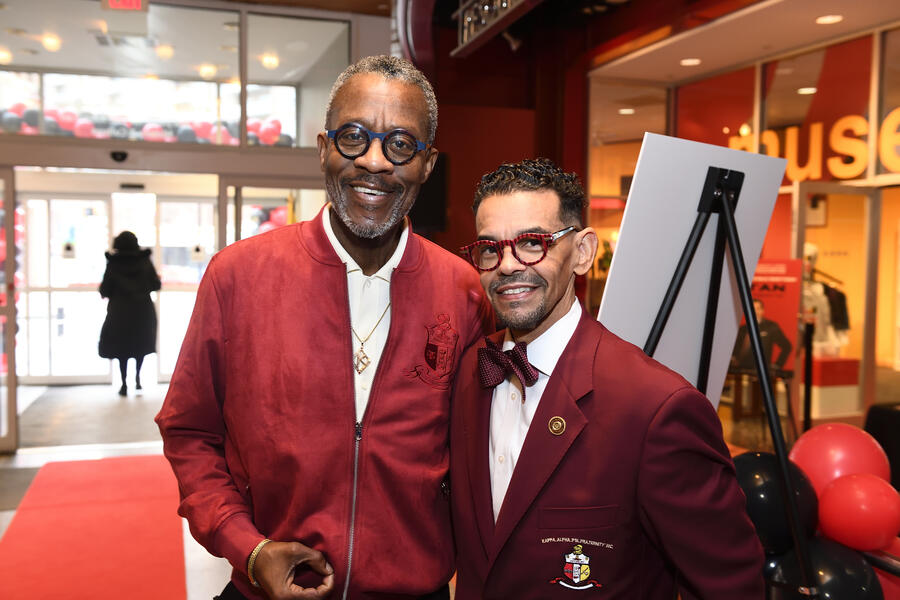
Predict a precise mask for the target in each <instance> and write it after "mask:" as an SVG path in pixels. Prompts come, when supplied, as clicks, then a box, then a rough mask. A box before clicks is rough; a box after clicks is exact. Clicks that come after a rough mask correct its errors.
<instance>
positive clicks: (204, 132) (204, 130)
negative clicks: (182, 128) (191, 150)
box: [191, 121, 212, 139]
mask: <svg viewBox="0 0 900 600" xmlns="http://www.w3.org/2000/svg"><path fill="white" fill-rule="evenodd" d="M191 127H193V129H194V133H196V134H197V137H199V138H206V139H209V134H210V133H211V132H212V123H210V122H209V121H199V122H197V123H191Z"/></svg>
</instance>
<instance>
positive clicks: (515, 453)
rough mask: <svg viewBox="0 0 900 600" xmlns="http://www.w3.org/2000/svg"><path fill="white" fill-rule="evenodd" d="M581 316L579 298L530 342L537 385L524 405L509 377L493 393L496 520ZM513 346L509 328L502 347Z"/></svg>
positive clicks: (527, 392) (490, 455)
mask: <svg viewBox="0 0 900 600" xmlns="http://www.w3.org/2000/svg"><path fill="white" fill-rule="evenodd" d="M580 319H581V304H580V303H579V302H578V301H577V300H576V301H575V302H573V303H572V306H571V308H569V312H567V313H566V314H565V315H563V317H562V318H561V319H560V320H559V321H557V322H556V323H554V324H553V325H551V326H550V328H549V329H547V331H545V332H544V333H542V334H541V335H540V336H538V337H537V338H536V339H535V340H534V341H532V342H531V343H530V344H528V347H527V352H528V362H530V363H531V364H532V365H534V367H535V368H536V369H537V370H538V379H537V381H536V382H535V383H534V385H532V386H529V387H526V388H525V403H524V404H523V403H522V397H521V395H520V393H519V390H518V388H516V386H515V385H513V384H512V383H511V382H510V380H509V377H507V378H506V380H505V381H503V382H502V383H501V384H500V385H498V386H497V387H495V388H494V395H493V397H492V398H491V438H490V442H489V448H488V458H489V460H490V461H491V462H490V468H491V497H492V499H493V505H494V522H496V521H497V516H498V515H499V514H500V507H501V506H503V499H504V497H505V496H506V490H507V488H508V487H509V482H510V480H511V479H512V475H513V470H515V468H516V462H517V461H518V460H519V453H520V452H521V451H522V444H524V443H525V436H526V435H527V434H528V428H529V427H531V420H532V419H533V418H534V413H535V412H536V411H537V407H538V404H539V403H540V401H541V396H543V395H544V390H545V389H546V388H547V382H548V381H550V376H551V375H553V369H554V368H556V363H557V361H559V357H560V356H561V355H562V353H563V350H565V348H566V345H567V344H568V343H569V340H570V339H572V335H573V334H574V333H575V329H577V328H578V321H579V320H580ZM513 346H515V343H514V342H513V340H512V338H511V337H510V335H509V330H508V329H507V330H506V339H504V341H503V350H510V349H511V348H512V347H513Z"/></svg>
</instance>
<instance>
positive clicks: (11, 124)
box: [0, 111, 22, 133]
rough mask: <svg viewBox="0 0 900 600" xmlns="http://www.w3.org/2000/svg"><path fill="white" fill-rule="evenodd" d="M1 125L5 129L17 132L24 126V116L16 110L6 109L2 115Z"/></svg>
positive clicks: (0, 118) (0, 117)
mask: <svg viewBox="0 0 900 600" xmlns="http://www.w3.org/2000/svg"><path fill="white" fill-rule="evenodd" d="M0 127H2V128H3V131H8V132H9V133H17V132H18V131H19V129H21V128H22V117H20V116H19V115H17V114H16V113H14V112H10V111H6V112H5V113H3V116H0Z"/></svg>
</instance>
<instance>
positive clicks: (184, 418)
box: [157, 56, 494, 600]
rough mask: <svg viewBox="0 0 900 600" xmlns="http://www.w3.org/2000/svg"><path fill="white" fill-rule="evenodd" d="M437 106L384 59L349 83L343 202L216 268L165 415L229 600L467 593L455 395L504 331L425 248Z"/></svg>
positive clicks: (200, 296) (422, 85)
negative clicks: (456, 486)
mask: <svg viewBox="0 0 900 600" xmlns="http://www.w3.org/2000/svg"><path fill="white" fill-rule="evenodd" d="M436 127H437V104H436V101H435V97H434V92H433V91H432V88H431V85H430V84H429V83H428V81H427V79H425V77H424V76H423V75H422V73H420V72H419V71H418V70H417V69H416V68H415V67H414V66H413V65H411V64H410V63H408V62H407V61H404V60H401V59H398V58H394V57H389V56H376V57H369V58H366V59H363V60H362V61H360V62H358V63H356V64H354V65H351V66H350V67H348V69H347V70H346V71H344V73H343V74H341V75H340V77H338V79H337V81H336V82H335V84H334V87H333V88H332V94H331V99H330V101H329V105H328V109H327V114H326V117H325V130H324V131H323V132H322V133H320V134H319V136H318V150H319V158H320V162H321V166H322V170H323V172H324V174H325V187H326V191H327V196H328V200H329V204H328V205H327V206H326V207H325V208H324V209H323V210H322V211H321V212H320V213H319V215H318V216H317V217H316V218H315V219H314V220H312V221H307V222H303V223H299V224H296V225H290V226H287V227H282V228H280V229H276V230H274V231H271V232H269V233H266V234H262V235H258V236H254V237H252V238H249V239H246V240H242V241H240V242H238V243H236V244H233V245H232V246H229V247H228V248H225V249H224V250H222V251H221V252H220V253H218V254H217V255H216V256H215V257H214V258H213V260H212V261H211V262H210V264H209V268H208V270H207V272H206V275H205V276H204V279H203V282H202V283H201V284H200V289H199V291H198V293H197V302H196V307H195V309H194V314H193V316H192V318H191V324H190V326H189V328H188V332H187V335H186V337H185V340H184V344H183V346H182V349H181V355H180V357H179V360H178V365H177V367H176V369H175V373H174V375H173V377H172V382H171V384H170V387H169V393H168V395H167V397H166V401H165V404H164V406H163V408H162V410H161V411H160V413H159V416H158V417H157V422H158V423H159V426H160V430H161V432H162V435H163V440H164V444H165V446H164V447H165V453H166V456H167V457H168V458H169V460H170V462H171V463H172V466H173V469H174V471H175V474H176V476H177V478H178V481H179V489H180V491H181V497H182V500H181V505H180V508H179V512H180V514H182V515H183V516H185V517H186V518H187V519H188V522H189V523H190V526H191V531H192V533H193V535H194V537H195V538H197V540H198V541H199V542H200V543H201V544H203V545H204V546H205V547H206V548H207V549H208V550H209V551H210V552H211V553H212V554H215V555H217V556H225V557H226V558H228V560H229V561H230V562H231V564H232V566H233V567H234V571H233V574H232V578H231V583H230V584H229V585H228V586H227V587H226V589H225V590H224V591H223V592H222V594H221V595H220V596H219V598H220V599H221V600H240V599H242V598H254V599H256V598H258V599H263V598H267V597H268V598H273V599H274V598H278V599H281V598H324V597H326V596H328V597H331V598H337V599H348V598H350V599H353V600H365V599H367V598H371V599H374V598H391V599H398V600H399V599H406V600H414V599H427V600H442V599H447V598H449V590H448V586H447V582H448V581H449V579H450V577H451V576H452V574H453V537H452V531H451V527H450V502H449V498H448V494H449V488H448V485H447V481H446V478H447V471H448V468H449V451H448V449H447V443H448V438H449V419H450V414H449V396H450V385H451V382H452V378H453V375H454V374H455V373H456V367H457V365H458V363H459V358H460V356H461V354H462V352H463V350H464V349H465V348H466V347H467V346H468V345H469V344H471V343H473V342H474V341H476V340H477V339H479V338H481V337H482V336H483V335H484V333H486V332H487V331H488V328H490V329H489V331H494V329H493V316H492V313H491V309H490V305H489V303H488V302H487V300H486V299H485V296H484V292H483V291H482V289H481V286H480V285H479V284H478V277H477V275H476V274H475V273H474V272H473V271H472V269H471V268H470V267H469V266H468V265H466V264H465V262H463V261H462V260H461V259H460V258H459V257H458V256H454V255H453V254H451V253H449V252H447V251H445V250H442V249H441V248H439V247H437V246H435V245H434V244H432V243H430V242H428V241H426V240H424V239H422V238H421V237H419V236H417V235H414V234H413V233H412V231H411V226H410V224H409V222H408V220H407V219H406V214H407V212H408V211H409V209H410V207H411V206H412V205H413V202H414V201H415V199H416V195H417V194H418V192H419V188H420V186H421V185H422V183H424V182H425V180H426V179H427V178H428V176H429V174H430V173H431V170H432V167H433V166H434V162H435V158H436V157H437V150H436V149H435V148H434V146H433V145H432V144H433V141H434V135H435V129H436Z"/></svg>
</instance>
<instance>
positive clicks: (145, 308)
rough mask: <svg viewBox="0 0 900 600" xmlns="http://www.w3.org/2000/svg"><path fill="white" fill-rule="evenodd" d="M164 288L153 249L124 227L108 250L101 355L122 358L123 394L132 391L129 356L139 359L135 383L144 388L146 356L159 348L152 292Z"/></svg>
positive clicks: (125, 394) (138, 388)
mask: <svg viewBox="0 0 900 600" xmlns="http://www.w3.org/2000/svg"><path fill="white" fill-rule="evenodd" d="M159 288H160V280H159V275H157V274H156V269H155V268H154V267H153V263H152V262H151V261H150V250H149V249H142V248H141V247H140V246H138V241H137V236H135V235H134V234H133V233H132V232H130V231H123V232H122V233H120V234H119V235H117V236H116V239H115V240H114V241H113V251H112V252H107V253H106V272H105V273H104V274H103V282H102V283H101V284H100V295H101V296H103V297H104V298H109V303H108V304H107V305H106V320H105V321H104V322H103V328H102V329H101V330H100V347H99V351H100V356H102V357H103V358H110V359H112V358H115V359H118V361H119V372H120V373H121V375H122V387H121V388H119V395H120V396H127V395H128V385H127V384H126V375H127V374H128V359H129V358H133V359H134V360H135V363H136V365H135V374H134V387H135V389H136V390H138V391H140V390H141V365H142V364H143V362H144V357H145V356H146V355H148V354H152V353H153V352H156V308H155V307H154V306H153V300H151V298H150V292H153V291H156V290H158V289H159Z"/></svg>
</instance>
